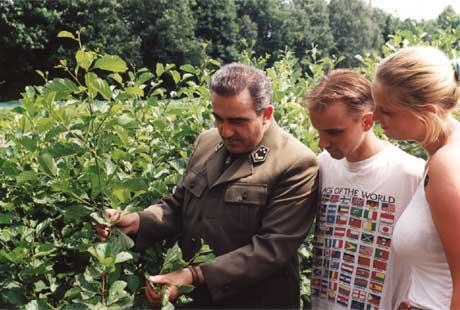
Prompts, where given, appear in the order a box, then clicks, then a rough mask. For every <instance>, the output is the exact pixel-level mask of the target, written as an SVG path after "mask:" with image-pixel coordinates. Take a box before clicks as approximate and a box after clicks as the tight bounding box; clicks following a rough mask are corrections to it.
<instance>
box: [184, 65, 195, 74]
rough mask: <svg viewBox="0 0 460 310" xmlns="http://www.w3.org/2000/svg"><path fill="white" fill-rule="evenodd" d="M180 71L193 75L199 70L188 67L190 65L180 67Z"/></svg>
mask: <svg viewBox="0 0 460 310" xmlns="http://www.w3.org/2000/svg"><path fill="white" fill-rule="evenodd" d="M180 69H181V70H182V71H185V72H188V73H193V74H196V73H197V69H195V68H194V67H193V66H192V65H188V64H185V65H182V66H180Z"/></svg>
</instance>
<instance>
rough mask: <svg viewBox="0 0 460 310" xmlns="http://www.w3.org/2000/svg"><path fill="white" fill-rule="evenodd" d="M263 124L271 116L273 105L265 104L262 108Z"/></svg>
mask: <svg viewBox="0 0 460 310" xmlns="http://www.w3.org/2000/svg"><path fill="white" fill-rule="evenodd" d="M262 113H263V118H264V125H265V123H267V122H269V121H270V120H271V118H272V116H273V106H272V105H271V104H270V105H268V106H266V107H265V108H264V110H263V112H262Z"/></svg>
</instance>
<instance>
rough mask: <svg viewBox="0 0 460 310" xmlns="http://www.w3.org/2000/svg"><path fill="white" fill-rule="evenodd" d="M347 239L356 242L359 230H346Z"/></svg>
mask: <svg viewBox="0 0 460 310" xmlns="http://www.w3.org/2000/svg"><path fill="white" fill-rule="evenodd" d="M347 237H348V238H350V239H355V240H358V239H359V230H354V229H350V228H349V229H348V230H347Z"/></svg>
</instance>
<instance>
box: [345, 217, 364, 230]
mask: <svg viewBox="0 0 460 310" xmlns="http://www.w3.org/2000/svg"><path fill="white" fill-rule="evenodd" d="M348 225H350V226H351V227H355V228H361V220H360V219H355V218H353V217H350V220H349V222H348Z"/></svg>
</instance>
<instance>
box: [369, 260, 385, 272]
mask: <svg viewBox="0 0 460 310" xmlns="http://www.w3.org/2000/svg"><path fill="white" fill-rule="evenodd" d="M372 267H374V268H375V269H379V270H386V269H387V263H385V262H383V261H380V260H374V262H373V264H372Z"/></svg>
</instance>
